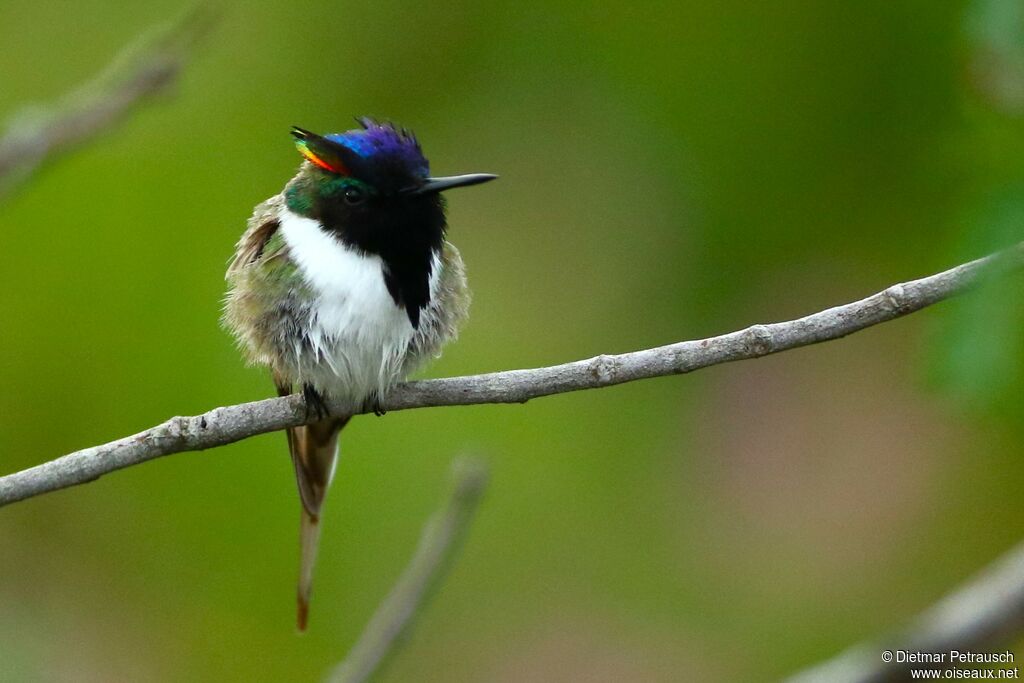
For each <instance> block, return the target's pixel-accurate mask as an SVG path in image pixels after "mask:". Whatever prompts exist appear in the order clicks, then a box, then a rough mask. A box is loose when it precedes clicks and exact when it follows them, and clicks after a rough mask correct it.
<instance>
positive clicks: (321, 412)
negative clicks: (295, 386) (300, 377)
mask: <svg viewBox="0 0 1024 683" xmlns="http://www.w3.org/2000/svg"><path fill="white" fill-rule="evenodd" d="M302 398H304V399H305V400H306V419H307V420H310V419H312V418H313V417H314V416H315V417H316V418H317V419H318V420H322V419H324V418H325V417H327V416H328V415H330V413H331V411H330V410H328V408H327V397H326V396H324V394H322V393H321V392H319V391H317V390H316V388H314V387H313V385H312V384H303V385H302Z"/></svg>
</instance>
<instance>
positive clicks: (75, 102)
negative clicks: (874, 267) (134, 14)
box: [0, 7, 212, 195]
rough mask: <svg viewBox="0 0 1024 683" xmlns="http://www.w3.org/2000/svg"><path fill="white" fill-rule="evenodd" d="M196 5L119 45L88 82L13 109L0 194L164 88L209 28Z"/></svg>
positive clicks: (1, 151)
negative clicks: (52, 100) (50, 102)
mask: <svg viewBox="0 0 1024 683" xmlns="http://www.w3.org/2000/svg"><path fill="white" fill-rule="evenodd" d="M211 16H212V15H211V11H210V10H209V9H208V8H207V7H200V8H198V9H197V10H195V11H193V12H191V13H189V14H187V15H186V16H185V17H184V18H182V19H181V20H179V21H177V22H175V23H174V24H172V25H170V26H168V27H165V28H162V29H158V30H156V31H151V32H150V33H148V34H146V35H144V36H142V37H141V38H139V39H138V40H136V41H135V42H134V43H132V44H131V45H129V46H128V47H127V48H125V49H124V50H123V51H122V52H121V53H120V54H119V55H118V56H117V57H116V58H115V59H114V61H113V62H112V63H111V64H110V65H108V66H107V68H106V69H105V70H104V71H103V72H102V73H101V74H99V75H98V76H96V77H95V78H94V79H93V80H92V81H89V82H88V83H86V84H84V85H82V86H80V87H79V88H78V89H76V90H74V91H73V92H71V93H69V94H67V95H65V96H64V97H62V98H61V99H60V100H58V101H57V102H56V103H54V104H53V105H50V106H42V105H34V106H31V107H27V108H25V109H24V110H22V111H20V112H18V113H16V114H15V115H14V116H13V117H11V119H10V121H9V122H8V125H7V132H6V133H5V134H4V136H3V137H2V138H0V195H3V194H7V193H9V192H10V191H11V190H13V189H14V187H15V186H16V185H19V184H20V183H22V182H23V181H25V180H26V179H27V178H28V177H29V176H31V175H32V173H33V172H34V171H35V170H36V169H37V168H39V166H40V165H41V164H42V163H43V162H44V161H46V159H47V158H50V157H53V156H54V155H56V154H59V153H62V152H65V151H68V150H70V149H72V148H73V147H75V146H76V145H79V144H81V143H82V142H84V141H85V140H88V139H89V138H91V137H93V136H95V135H97V134H98V133H101V132H103V131H105V130H107V129H109V128H110V127H111V126H112V125H113V124H115V123H117V121H118V120H119V119H120V118H122V117H123V116H125V115H126V114H127V113H128V112H129V111H130V110H131V109H132V108H133V107H134V106H136V105H137V104H139V103H141V102H143V101H145V100H146V99H147V98H149V97H151V96H152V95H155V94H156V93H159V92H162V91H164V90H167V89H168V88H169V87H170V86H171V85H172V84H173V83H174V82H175V80H176V79H177V77H178V75H179V73H180V72H181V68H182V66H183V65H184V63H185V58H186V57H187V56H188V54H189V52H190V51H191V48H192V46H193V45H194V43H195V41H196V40H197V39H199V38H200V37H202V35H204V34H205V33H206V31H207V29H208V27H209V24H210V19H211Z"/></svg>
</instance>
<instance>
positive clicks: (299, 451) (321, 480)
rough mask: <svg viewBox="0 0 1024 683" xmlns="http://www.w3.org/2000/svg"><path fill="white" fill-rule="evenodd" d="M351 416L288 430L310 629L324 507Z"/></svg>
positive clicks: (302, 604)
mask: <svg viewBox="0 0 1024 683" xmlns="http://www.w3.org/2000/svg"><path fill="white" fill-rule="evenodd" d="M347 422H348V418H347V417H346V418H329V419H326V420H322V421H320V422H314V423H312V424H308V425H304V426H302V427H295V428H293V429H289V430H288V449H289V450H290V451H291V454H292V462H293V463H294V464H295V480H296V482H298V485H299V498H300V500H301V501H302V520H301V525H300V528H299V545H300V550H299V587H298V627H299V630H300V631H305V630H306V622H307V619H308V617H309V598H310V594H311V593H312V590H313V566H314V565H315V564H316V551H317V546H318V544H319V541H320V509H321V507H322V506H323V502H324V497H325V496H326V495H327V488H328V487H329V486H330V484H331V478H332V477H333V476H334V466H335V464H336V463H337V461H338V434H339V433H340V432H341V429H342V427H344V426H345V424H346V423H347Z"/></svg>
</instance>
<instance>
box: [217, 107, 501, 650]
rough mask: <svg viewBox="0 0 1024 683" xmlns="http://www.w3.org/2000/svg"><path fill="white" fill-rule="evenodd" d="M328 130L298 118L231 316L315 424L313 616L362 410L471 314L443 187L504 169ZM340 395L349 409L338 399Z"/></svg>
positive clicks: (303, 436)
mask: <svg viewBox="0 0 1024 683" xmlns="http://www.w3.org/2000/svg"><path fill="white" fill-rule="evenodd" d="M356 122H357V123H358V124H359V128H357V129H354V130H349V131H347V132H344V133H339V134H330V135H323V136H321V135H317V134H316V133H312V132H310V131H308V130H306V129H304V128H298V127H293V128H292V131H291V134H292V137H293V138H294V142H295V146H296V147H297V148H298V151H299V153H300V154H301V155H302V156H303V158H304V160H303V161H302V162H301V164H300V166H299V170H298V172H297V173H296V174H295V176H294V177H293V178H292V179H291V180H290V181H288V183H287V184H286V185H285V187H284V190H283V191H282V192H281V193H280V194H277V195H275V196H273V197H271V198H270V199H268V200H267V201H265V202H263V203H262V204H259V205H258V206H257V207H256V209H255V210H254V212H253V215H252V217H251V218H250V219H249V222H248V226H247V229H246V230H245V232H244V233H243V234H242V237H241V238H240V239H239V241H238V244H237V245H236V247H235V254H234V257H233V258H232V260H231V262H230V265H229V266H228V270H227V274H226V279H227V282H228V292H227V296H226V299H225V307H224V315H223V322H224V324H225V326H226V327H227V328H228V330H229V331H230V332H231V333H232V334H233V336H234V337H235V339H236V341H237V342H238V346H239V347H240V349H241V351H242V353H243V355H244V356H245V358H246V359H247V361H248V362H249V363H250V364H254V365H262V366H266V367H267V368H269V370H270V374H271V376H272V378H273V381H274V385H275V386H276V388H277V393H278V394H279V395H281V396H285V395H289V394H292V393H294V392H296V391H301V392H302V394H303V396H304V398H305V402H306V411H307V414H306V418H307V420H309V422H308V424H305V425H303V426H300V427H294V428H291V429H288V430H287V437H288V449H289V451H290V453H291V458H292V462H293V463H294V465H295V479H296V481H297V483H298V489H299V499H300V502H301V504H302V508H301V512H300V514H301V518H300V532H299V544H300V553H299V555H300V563H299V580H298V619H297V621H298V627H299V630H300V631H304V630H305V629H306V624H307V620H308V615H309V600H310V594H311V591H312V583H313V565H314V564H315V562H316V554H317V546H318V543H319V539H320V515H321V512H322V509H323V503H324V497H325V496H326V494H327V490H328V488H329V486H330V483H331V479H332V478H333V476H334V470H335V466H336V464H337V461H338V435H339V433H340V432H341V430H342V428H343V427H344V426H345V425H346V424H347V423H348V422H349V419H350V417H351V415H353V414H355V413H360V412H364V411H367V410H369V409H373V410H374V412H376V413H377V414H378V415H381V414H383V411H382V410H381V408H380V406H381V403H380V402H381V400H382V399H383V398H385V397H386V396H387V394H388V392H389V391H390V390H391V388H392V387H394V386H395V385H396V384H398V383H399V382H401V381H402V380H403V379H405V378H406V377H407V376H408V375H409V374H410V373H412V372H413V371H415V370H416V369H418V368H419V367H421V366H422V365H423V364H424V362H425V361H427V360H429V359H430V358H432V357H437V356H439V355H440V352H441V348H442V347H443V346H444V345H445V344H446V343H447V342H449V341H451V340H453V339H454V338H455V337H456V336H457V334H458V331H459V328H460V327H461V325H462V323H463V322H464V321H465V320H466V317H467V314H468V309H469V302H470V293H469V289H468V287H467V285H466V274H465V268H464V266H463V262H462V257H461V256H460V255H459V251H458V249H456V248H455V246H454V245H452V244H451V243H450V242H448V241H447V240H446V239H445V237H446V233H447V219H446V216H445V214H446V205H445V200H444V197H443V196H442V195H441V192H443V191H445V190H450V189H452V188H456V187H465V186H468V185H476V184H479V183H484V182H487V181H490V180H493V179H494V178H496V177H497V176H495V175H492V174H486V173H473V174H467V175H455V176H447V177H432V176H430V173H429V163H428V162H427V159H426V158H425V157H424V156H423V152H422V151H421V149H420V144H419V142H418V141H417V139H416V136H415V135H414V134H413V133H412V132H411V131H409V130H407V129H405V128H399V127H398V126H396V125H394V124H392V123H387V122H378V121H376V120H374V119H371V118H368V117H364V118H358V119H356ZM328 402H331V403H333V404H334V405H336V406H338V405H340V406H341V407H342V411H341V413H340V415H341V416H338V414H337V413H336V414H335V415H334V416H332V415H331V414H330V413H329V412H328V408H327V406H328Z"/></svg>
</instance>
